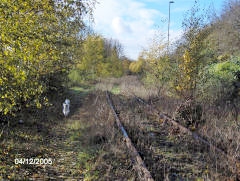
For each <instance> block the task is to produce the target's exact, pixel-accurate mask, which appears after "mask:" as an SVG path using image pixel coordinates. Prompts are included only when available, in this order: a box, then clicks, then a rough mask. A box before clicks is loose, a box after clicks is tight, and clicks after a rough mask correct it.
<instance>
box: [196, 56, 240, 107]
mask: <svg viewBox="0 0 240 181" xmlns="http://www.w3.org/2000/svg"><path fill="white" fill-rule="evenodd" d="M239 71H240V57H233V58H230V59H229V60H227V61H224V62H221V63H215V64H212V65H208V66H206V67H205V69H204V71H203V72H202V73H201V75H200V77H201V79H200V80H199V84H198V96H199V98H200V99H202V100H205V101H208V102H210V103H219V102H226V101H228V100H232V99H233V97H232V96H233V93H234V91H235V87H234V82H236V81H239V80H238V79H237V77H236V74H237V72H239Z"/></svg>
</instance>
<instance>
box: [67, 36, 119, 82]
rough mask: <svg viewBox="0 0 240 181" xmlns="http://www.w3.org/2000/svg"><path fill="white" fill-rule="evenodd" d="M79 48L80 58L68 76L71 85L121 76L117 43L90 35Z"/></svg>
mask: <svg viewBox="0 0 240 181" xmlns="http://www.w3.org/2000/svg"><path fill="white" fill-rule="evenodd" d="M80 48H81V52H82V56H81V57H80V59H79V60H78V63H77V65H76V67H75V68H74V69H73V70H72V71H71V72H70V74H69V78H70V79H71V80H72V81H73V83H75V84H78V83H80V82H83V81H95V80H96V79H97V78H99V77H111V76H115V77H118V76H121V75H122V74H123V65H122V47H121V44H120V43H119V42H118V41H116V40H112V39H105V38H103V37H102V36H100V35H96V34H92V35H88V36H87V37H86V39H85V40H84V42H83V45H82V47H80Z"/></svg>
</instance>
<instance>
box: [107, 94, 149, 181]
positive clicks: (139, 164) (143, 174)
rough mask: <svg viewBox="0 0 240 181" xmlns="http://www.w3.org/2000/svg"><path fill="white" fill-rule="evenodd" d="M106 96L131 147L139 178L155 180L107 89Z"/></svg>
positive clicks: (127, 143)
mask: <svg viewBox="0 0 240 181" xmlns="http://www.w3.org/2000/svg"><path fill="white" fill-rule="evenodd" d="M106 97H107V101H108V104H109V106H110V107H111V110H112V112H113V114H114V117H115V120H116V123H117V126H118V127H119V129H120V130H121V132H122V134H123V137H124V139H125V142H126V145H127V148H128V149H129V152H130V154H131V156H132V158H133V160H134V163H133V164H134V168H135V169H136V171H137V172H138V176H139V180H143V181H154V180H153V178H152V176H151V173H150V172H149V171H148V169H147V168H146V166H145V164H144V162H143V160H142V158H141V156H140V155H139V153H138V151H137V150H136V148H135V147H134V146H133V144H132V141H131V139H130V138H129V136H128V134H127V132H126V130H125V129H124V127H123V125H122V124H121V121H120V119H119V117H118V115H117V113H116V111H115V108H114V105H113V102H112V100H111V98H110V96H109V93H108V91H106Z"/></svg>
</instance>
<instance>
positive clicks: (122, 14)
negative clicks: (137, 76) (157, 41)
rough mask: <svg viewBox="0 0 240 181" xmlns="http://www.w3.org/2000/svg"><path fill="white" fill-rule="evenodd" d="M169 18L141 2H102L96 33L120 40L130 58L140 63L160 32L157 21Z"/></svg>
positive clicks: (104, 0) (96, 18) (99, 6)
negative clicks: (142, 53) (152, 38)
mask: <svg viewBox="0 0 240 181" xmlns="http://www.w3.org/2000/svg"><path fill="white" fill-rule="evenodd" d="M166 16H167V15H164V14H163V13H161V12H160V11H158V10H156V9H153V8H149V7H147V6H146V4H144V3H143V2H138V1H137V0H121V1H118V0H101V1H100V2H99V4H97V5H96V9H95V12H94V19H95V26H94V29H95V30H96V31H97V32H99V33H101V34H103V36H105V37H107V38H114V39H118V40H119V41H120V42H121V43H122V44H123V47H124V49H125V54H126V56H128V57H130V58H133V59H137V57H138V54H139V52H140V51H141V50H142V47H144V46H146V44H147V42H148V40H149V39H150V38H151V37H152V36H153V34H154V32H155V30H156V28H157V25H156V24H155V22H156V19H158V20H159V19H161V18H163V17H165V18H166ZM164 31H166V29H165V30H164ZM171 34H172V35H173V34H174V32H171Z"/></svg>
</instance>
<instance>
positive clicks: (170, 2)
mask: <svg viewBox="0 0 240 181" xmlns="http://www.w3.org/2000/svg"><path fill="white" fill-rule="evenodd" d="M172 3H174V1H169V10H168V47H167V49H168V54H169V27H170V5H171V4H172Z"/></svg>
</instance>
